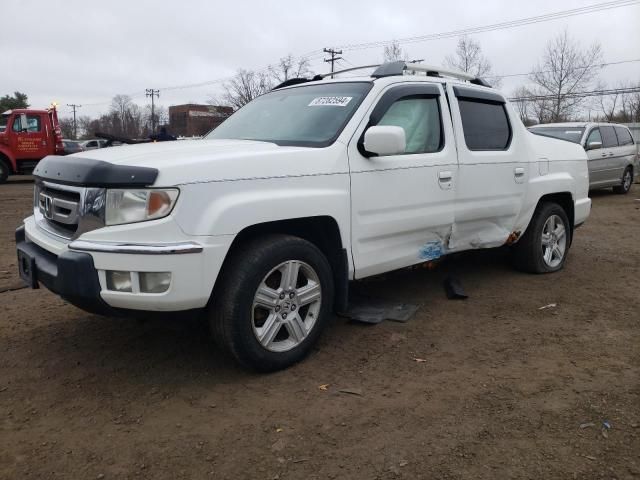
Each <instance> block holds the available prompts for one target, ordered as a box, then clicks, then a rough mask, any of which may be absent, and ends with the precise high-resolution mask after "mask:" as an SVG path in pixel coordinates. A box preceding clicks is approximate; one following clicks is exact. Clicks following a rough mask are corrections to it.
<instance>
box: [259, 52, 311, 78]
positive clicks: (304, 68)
mask: <svg viewBox="0 0 640 480" xmlns="http://www.w3.org/2000/svg"><path fill="white" fill-rule="evenodd" d="M269 75H271V77H272V78H273V80H274V81H275V82H277V83H282V82H285V81H287V80H289V79H291V78H300V77H306V76H309V75H311V69H310V68H309V59H308V58H306V57H300V58H298V59H296V58H294V57H293V55H291V54H289V55H287V56H286V57H282V58H281V59H280V60H279V61H278V64H277V65H270V66H269Z"/></svg>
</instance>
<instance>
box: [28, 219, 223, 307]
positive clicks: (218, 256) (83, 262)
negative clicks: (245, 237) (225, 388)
mask: <svg viewBox="0 0 640 480" xmlns="http://www.w3.org/2000/svg"><path fill="white" fill-rule="evenodd" d="M164 238H167V239H172V240H174V242H173V243H160V242H158V239H164ZM122 239H126V241H122ZM16 240H17V242H16V243H17V244H18V252H19V256H22V257H24V258H25V259H26V262H27V263H28V262H29V261H30V260H29V259H31V258H33V259H34V260H33V262H34V263H33V270H34V271H35V276H36V281H35V284H36V285H37V283H38V282H39V283H41V284H43V285H44V286H46V287H47V288H49V289H50V290H52V291H53V292H55V293H57V294H59V295H60V296H62V297H64V298H65V299H67V300H68V301H69V302H70V303H73V304H75V305H77V306H79V307H80V308H82V309H84V310H88V311H91V312H99V313H107V314H112V313H113V311H125V313H126V312H129V311H149V312H178V311H185V310H194V309H200V308H203V307H205V306H206V305H207V303H208V301H209V299H210V296H211V292H212V290H213V286H214V284H215V281H216V279H217V275H218V272H219V271H220V269H221V268H222V263H223V261H224V258H225V256H226V254H227V252H228V250H229V247H230V245H231V242H232V241H233V236H230V235H220V236H197V237H195V236H187V235H184V234H183V233H182V232H181V231H180V230H179V229H178V227H177V226H176V225H175V223H174V222H173V221H171V219H162V220H159V221H156V222H149V224H147V225H140V224H134V225H128V226H116V227H108V228H103V229H99V230H95V231H92V232H89V233H85V234H83V235H82V236H81V238H79V239H77V240H74V241H71V242H69V241H65V240H63V239H60V238H56V237H54V236H52V235H51V234H50V233H48V232H46V231H44V230H42V229H40V228H39V227H38V226H37V224H36V222H35V220H34V218H33V217H29V218H26V219H25V221H24V227H21V228H20V229H18V231H17V232H16ZM20 252H22V253H20ZM21 263H23V262H22V260H21ZM27 267H28V265H27ZM109 271H119V272H130V275H131V281H132V289H131V291H128V292H127V291H116V290H112V289H111V288H112V287H110V285H109V282H108V272H109ZM146 272H169V273H170V274H171V280H170V285H169V287H168V289H167V290H166V291H164V292H161V293H147V292H145V291H144V289H143V288H142V280H141V277H142V273H146ZM23 278H24V277H23ZM25 280H26V281H27V282H29V279H28V278H25ZM32 286H34V287H35V285H32ZM89 286H91V289H90V290H89V291H84V290H82V289H83V288H85V287H86V288H89ZM103 307H106V309H107V310H108V309H109V308H110V309H111V310H112V312H110V313H109V312H108V311H107V310H106V309H105V308H103Z"/></svg>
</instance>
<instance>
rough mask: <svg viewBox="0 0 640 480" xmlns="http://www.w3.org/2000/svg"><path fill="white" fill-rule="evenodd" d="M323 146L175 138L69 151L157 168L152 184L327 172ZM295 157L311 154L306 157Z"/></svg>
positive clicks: (82, 155)
mask: <svg viewBox="0 0 640 480" xmlns="http://www.w3.org/2000/svg"><path fill="white" fill-rule="evenodd" d="M322 151H324V158H325V160H326V149H320V148H309V147H281V146H278V145H276V144H275V143H269V142H256V141H250V140H181V141H175V142H157V143H143V144H139V145H123V146H120V147H110V148H104V149H99V150H90V151H88V152H82V153H78V154H75V155H71V156H69V157H68V158H69V160H71V159H72V158H73V157H76V158H87V159H91V160H101V161H104V162H109V163H113V164H116V165H128V166H136V167H151V168H156V169H158V171H159V174H158V178H157V180H156V182H155V185H159V186H170V185H180V184H185V183H203V182H213V181H223V180H241V179H252V178H269V177H275V176H288V175H309V174H318V173H330V169H327V165H330V163H327V162H326V161H325V162H322V163H324V167H323V166H322V163H321V162H320V161H319V160H320V159H321V158H322V157H323V154H322ZM301 157H305V159H306V158H308V157H311V158H316V159H317V160H318V161H307V160H305V159H303V158H301Z"/></svg>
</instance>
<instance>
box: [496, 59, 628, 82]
mask: <svg viewBox="0 0 640 480" xmlns="http://www.w3.org/2000/svg"><path fill="white" fill-rule="evenodd" d="M633 62H640V58H636V59H634V60H620V61H618V62H608V63H598V64H595V65H583V66H580V67H576V69H587V68H594V67H608V66H610V65H620V64H622V63H633ZM534 73H553V70H541V71H539V72H527V73H509V74H505V75H487V76H486V78H507V77H526V76H529V75H533V74H534Z"/></svg>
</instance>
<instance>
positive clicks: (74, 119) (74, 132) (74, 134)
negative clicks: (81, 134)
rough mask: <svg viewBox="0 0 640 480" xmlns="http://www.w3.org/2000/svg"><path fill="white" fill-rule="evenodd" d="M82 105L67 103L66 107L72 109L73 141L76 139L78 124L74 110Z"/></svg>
mask: <svg viewBox="0 0 640 480" xmlns="http://www.w3.org/2000/svg"><path fill="white" fill-rule="evenodd" d="M81 106H82V105H76V104H75V103H67V107H71V108H72V109H73V139H74V140H77V139H78V124H77V123H76V109H77V108H80V107H81Z"/></svg>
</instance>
